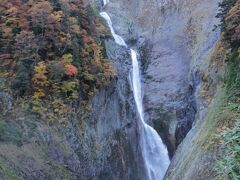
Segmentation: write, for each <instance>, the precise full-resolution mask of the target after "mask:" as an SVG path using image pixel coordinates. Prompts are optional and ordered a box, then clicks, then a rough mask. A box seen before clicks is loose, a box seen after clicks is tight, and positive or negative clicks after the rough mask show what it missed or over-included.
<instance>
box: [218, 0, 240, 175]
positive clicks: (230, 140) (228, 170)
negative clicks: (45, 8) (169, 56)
mask: <svg viewBox="0 0 240 180" xmlns="http://www.w3.org/2000/svg"><path fill="white" fill-rule="evenodd" d="M220 7H221V12H220V17H221V18H222V33H223V43H224V45H225V48H226V49H229V53H228V56H227V59H226V60H227V69H226V73H225V80H224V85H225V88H226V91H227V94H228V102H227V104H226V107H225V108H227V109H229V110H230V111H231V112H232V113H233V114H236V116H237V118H236V119H232V120H231V122H228V124H229V128H228V129H227V130H225V131H224V132H223V133H222V135H221V140H222V148H221V149H222V151H221V158H220V159H219V160H218V163H217V167H216V170H217V173H218V178H219V179H239V178H240V141H239V139H240V126H239V124H240V92H239V89H240V36H239V34H240V1H239V0H230V1H227V0H224V1H223V2H222V3H221V4H220Z"/></svg>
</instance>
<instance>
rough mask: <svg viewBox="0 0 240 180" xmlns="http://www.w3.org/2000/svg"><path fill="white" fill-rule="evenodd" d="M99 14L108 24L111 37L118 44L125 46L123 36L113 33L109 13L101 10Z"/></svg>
mask: <svg viewBox="0 0 240 180" xmlns="http://www.w3.org/2000/svg"><path fill="white" fill-rule="evenodd" d="M100 15H101V16H102V17H103V18H104V19H105V20H106V21H107V23H108V26H109V28H110V31H111V33H112V35H113V38H114V40H115V42H116V43H117V44H119V45H120V46H125V47H127V44H126V43H125V41H124V40H123V38H122V37H121V36H119V35H117V34H116V33H115V31H114V29H113V25H112V21H111V19H110V17H109V15H108V14H107V13H106V12H101V13H100Z"/></svg>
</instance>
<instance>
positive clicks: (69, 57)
mask: <svg viewBox="0 0 240 180" xmlns="http://www.w3.org/2000/svg"><path fill="white" fill-rule="evenodd" d="M62 58H63V64H64V66H66V65H68V64H71V63H72V61H73V56H72V54H64V55H63V57H62Z"/></svg>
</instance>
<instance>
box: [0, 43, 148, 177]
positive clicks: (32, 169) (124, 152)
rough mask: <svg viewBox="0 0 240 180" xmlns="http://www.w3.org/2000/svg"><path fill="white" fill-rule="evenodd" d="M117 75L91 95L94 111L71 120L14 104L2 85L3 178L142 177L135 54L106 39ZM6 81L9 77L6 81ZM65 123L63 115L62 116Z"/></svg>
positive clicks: (0, 149) (0, 164)
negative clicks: (131, 72) (133, 85)
mask: <svg viewBox="0 0 240 180" xmlns="http://www.w3.org/2000/svg"><path fill="white" fill-rule="evenodd" d="M106 47H107V49H108V51H107V53H108V56H109V58H110V59H111V60H112V63H113V65H114V67H115V69H116V73H117V78H116V79H113V80H112V82H111V84H110V85H109V87H106V88H103V89H101V90H100V91H99V92H98V94H96V95H95V96H94V97H92V99H91V100H90V104H91V106H90V107H89V108H91V107H92V110H91V111H89V112H88V113H87V112H82V110H81V109H79V111H78V112H76V114H75V115H74V116H73V117H72V118H71V119H68V121H67V122H62V124H52V123H51V122H48V120H47V119H45V120H43V119H39V118H38V116H36V115H34V114H31V113H29V112H26V111H23V110H22V109H21V108H20V107H16V106H14V100H13V98H11V96H9V95H8V94H7V93H6V92H4V89H1V93H0V101H1V102H2V103H1V106H0V110H1V116H0V118H1V121H0V177H1V178H3V179H13V178H15V179H18V178H19V179H140V178H142V177H143V178H144V177H145V174H144V171H143V167H141V165H143V162H142V157H141V150H140V147H139V146H138V142H139V134H138V133H139V131H138V125H137V113H136V108H135V105H134V99H133V95H132V92H131V88H130V84H129V79H128V77H129V69H130V67H131V66H130V62H131V61H130V57H129V52H128V51H127V50H126V49H125V48H121V47H119V46H118V45H116V44H115V42H114V41H113V40H109V41H107V42H106ZM1 82H3V83H4V80H1ZM59 122H61V119H59Z"/></svg>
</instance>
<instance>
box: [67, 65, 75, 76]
mask: <svg viewBox="0 0 240 180" xmlns="http://www.w3.org/2000/svg"><path fill="white" fill-rule="evenodd" d="M65 69H66V74H67V75H68V76H76V75H77V73H78V70H77V68H76V67H75V66H74V65H72V64H68V65H66V67H65Z"/></svg>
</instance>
